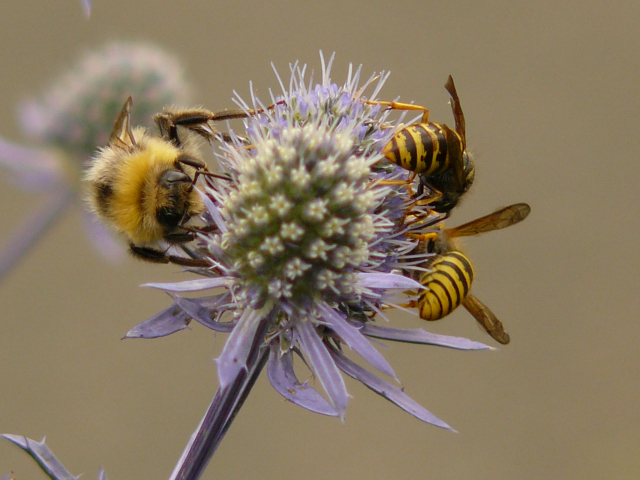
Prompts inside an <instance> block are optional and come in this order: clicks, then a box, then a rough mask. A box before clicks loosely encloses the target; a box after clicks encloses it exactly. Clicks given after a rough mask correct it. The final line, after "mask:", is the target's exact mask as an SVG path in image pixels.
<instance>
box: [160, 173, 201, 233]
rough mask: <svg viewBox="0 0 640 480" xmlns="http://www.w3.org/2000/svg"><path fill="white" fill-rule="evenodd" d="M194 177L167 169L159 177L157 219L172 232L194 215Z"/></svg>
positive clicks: (167, 230) (166, 229)
mask: <svg viewBox="0 0 640 480" xmlns="http://www.w3.org/2000/svg"><path fill="white" fill-rule="evenodd" d="M192 193H195V192H193V179H192V178H191V177H189V176H188V175H187V174H186V173H184V172H180V171H178V170H166V171H165V172H163V173H162V174H161V175H160V177H159V178H158V184H157V192H156V199H157V203H156V209H155V212H156V213H155V215H156V220H157V221H158V223H159V224H160V225H162V227H163V228H164V229H165V231H166V232H170V231H172V230H174V229H175V228H176V227H178V226H179V225H180V224H181V223H184V222H186V221H187V220H189V218H191V216H193V214H194V212H193V211H192V200H191V199H192Z"/></svg>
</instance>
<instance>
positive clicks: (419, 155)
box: [382, 123, 455, 175]
mask: <svg viewBox="0 0 640 480" xmlns="http://www.w3.org/2000/svg"><path fill="white" fill-rule="evenodd" d="M454 133H455V132H454ZM382 154H383V155H384V156H385V157H386V159H387V160H389V161H390V162H392V163H395V164H396V165H399V166H401V167H402V168H405V169H407V170H410V171H412V172H415V173H420V174H424V175H434V174H438V173H442V172H443V171H445V170H446V169H447V167H448V166H449V155H448V152H447V138H446V136H445V134H444V132H443V131H442V127H441V126H440V125H438V124H437V123H416V124H413V125H409V126H408V127H405V128H403V129H402V130H400V131H399V132H398V133H396V134H395V135H394V136H393V138H392V139H391V141H390V142H389V143H388V144H387V145H385V147H384V149H383V150H382Z"/></svg>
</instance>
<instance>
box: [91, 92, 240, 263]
mask: <svg viewBox="0 0 640 480" xmlns="http://www.w3.org/2000/svg"><path fill="white" fill-rule="evenodd" d="M131 104H132V100H131V97H129V98H128V99H127V101H126V102H125V104H124V106H123V107H122V110H121V112H120V114H119V115H118V117H117V119H116V121H115V123H114V127H113V131H112V132H111V136H110V138H109V144H108V145H107V146H106V147H104V148H102V149H100V150H99V151H98V153H97V154H96V156H95V157H94V158H93V159H92V161H91V163H90V165H89V166H88V168H87V171H86V174H85V180H86V181H87V182H88V185H89V188H88V190H89V195H88V202H89V205H90V208H91V209H92V210H93V211H94V212H95V213H96V214H97V216H98V217H99V218H100V219H102V220H103V221H104V222H105V223H107V224H108V225H110V226H111V227H113V228H114V229H115V230H116V231H118V232H120V233H122V234H124V236H126V237H127V239H128V241H129V248H130V251H131V253H132V254H133V255H134V256H135V257H137V258H140V259H143V260H147V261H150V262H157V263H168V262H172V263H176V264H179V265H185V266H202V265H204V264H205V262H204V261H203V260H200V259H197V258H186V257H182V256H176V255H167V254H166V250H167V249H168V247H169V246H170V245H180V244H183V243H185V242H188V241H191V240H193V239H194V234H193V233H192V232H191V231H190V230H189V227H187V226H186V225H185V224H186V223H187V222H188V221H189V220H190V219H191V218H192V217H195V216H197V215H200V214H201V213H203V212H204V210H205V207H204V202H203V201H202V199H201V198H200V196H199V194H198V192H197V191H196V190H195V189H194V186H195V183H196V181H197V178H198V176H199V175H201V174H204V175H214V176H215V174H212V173H209V172H208V170H207V165H206V163H205V162H204V160H202V158H201V157H200V155H199V153H198V150H197V147H196V145H195V144H194V142H193V138H191V137H190V136H189V135H190V134H193V133H195V134H198V135H200V136H201V137H203V138H205V139H207V140H212V139H213V138H214V137H215V135H216V131H215V130H213V129H212V128H211V127H210V126H209V124H208V122H210V121H218V120H228V119H233V118H241V117H244V116H246V115H247V114H246V113H245V112H244V111H242V110H225V111H222V112H219V113H213V112H210V111H208V110H205V109H192V110H175V111H174V110H165V111H164V112H162V113H160V114H158V115H156V116H155V117H154V121H155V123H156V125H157V126H158V129H159V131H160V135H154V134H152V133H150V132H149V131H147V129H145V128H144V127H135V128H133V127H132V125H131ZM178 127H184V129H185V130H186V132H187V136H186V137H185V139H184V140H183V139H181V138H180V137H179V135H178ZM223 138H224V137H223ZM163 243H164V244H168V246H166V248H165V249H164V250H161V249H158V246H159V244H163ZM183 250H184V251H185V252H186V253H188V254H190V251H189V250H188V249H187V248H186V247H185V248H183Z"/></svg>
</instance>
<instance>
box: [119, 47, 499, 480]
mask: <svg viewBox="0 0 640 480" xmlns="http://www.w3.org/2000/svg"><path fill="white" fill-rule="evenodd" d="M332 61H333V57H332V58H331V59H330V60H329V62H328V64H325V62H324V59H323V61H322V80H321V82H320V83H319V84H314V83H313V80H307V79H306V76H305V72H306V67H299V66H297V64H296V65H293V66H292V67H291V80H290V83H289V87H288V88H285V87H284V85H283V82H282V81H281V80H280V78H279V81H280V84H281V86H282V90H283V93H282V95H280V96H278V97H276V98H272V99H271V100H272V105H271V106H269V107H267V106H265V104H264V103H262V102H260V100H258V99H257V98H256V97H255V96H252V101H251V105H249V104H247V103H245V102H243V101H242V100H241V99H238V104H239V105H240V106H241V107H242V108H243V109H245V110H246V111H247V113H250V112H252V111H260V112H263V113H261V114H258V115H253V116H249V117H248V118H247V119H246V120H245V129H246V133H244V134H243V136H242V137H238V136H235V134H234V133H233V132H231V137H232V139H234V141H231V142H229V143H225V144H222V145H221V146H220V147H217V151H216V152H215V153H216V156H217V160H218V162H219V166H220V168H221V170H222V171H223V172H225V173H226V177H225V176H218V177H220V178H218V177H215V178H207V179H206V180H205V181H204V182H203V183H204V185H203V186H202V187H201V189H200V190H199V191H200V194H201V196H202V198H203V200H204V202H205V204H206V206H207V212H206V213H205V214H204V215H203V218H202V221H203V222H205V224H206V225H205V228H201V229H198V230H197V231H198V234H197V237H198V238H197V240H196V241H195V242H194V243H193V244H191V245H188V246H183V250H184V252H183V254H184V253H185V252H186V253H188V254H189V255H190V256H192V257H196V258H200V259H205V260H207V261H208V262H209V264H210V267H208V268H190V269H189V270H190V271H192V272H195V273H197V274H200V275H202V276H203V277H204V278H202V279H197V280H188V281H184V282H178V283H167V284H148V285H147V286H150V287H154V288H159V289H162V290H165V291H167V292H170V294H171V295H172V296H173V298H174V304H173V305H172V306H170V307H169V308H167V309H165V310H164V311H163V312H160V313H159V314H158V315H156V316H154V317H153V318H151V319H149V320H147V321H146V322H143V323H142V324H140V325H138V326H136V327H134V328H133V329H132V330H130V331H129V332H128V334H127V337H129V338H135V337H138V338H140V337H144V338H150V337H158V336H163V335H168V334H170V333H174V332H176V331H178V330H181V329H183V328H186V326H187V324H188V323H189V321H190V320H191V319H194V320H196V321H198V322H200V323H202V324H203V325H205V326H207V327H209V328H211V329H213V330H215V331H222V332H230V336H229V338H228V340H227V342H226V344H225V346H224V348H223V351H222V353H221V355H220V357H219V358H218V359H217V369H218V378H219V381H220V389H219V390H218V393H217V394H216V398H215V399H214V401H213V403H212V405H211V407H210V409H209V411H208V412H207V415H205V418H204V419H203V421H202V423H201V425H200V427H199V428H198V430H197V431H196V434H195V435H194V437H193V438H192V441H191V442H190V444H189V446H188V447H187V449H186V450H185V453H184V455H183V458H182V459H181V461H180V463H179V464H178V466H177V467H176V470H175V471H174V474H173V476H172V478H197V477H198V475H199V472H201V469H202V468H204V466H205V465H206V463H207V461H208V459H209V457H210V455H212V454H213V451H214V450H215V448H216V447H217V445H218V443H219V441H220V440H221V439H222V437H223V436H224V434H225V433H226V430H227V429H228V428H229V425H230V423H231V421H232V420H233V418H234V416H235V414H236V413H237V411H238V409H239V408H240V406H241V405H242V403H243V401H244V399H245V398H246V396H247V395H248V393H249V390H250V389H251V386H252V385H253V382H255V379H256V378H257V376H258V375H259V373H260V370H261V369H262V367H263V366H264V365H265V364H267V365H268V366H267V376H268V378H269V380H270V382H271V384H272V385H273V387H274V388H275V389H276V390H277V391H278V392H279V393H280V394H282V395H283V396H284V397H285V398H287V399H288V400H290V401H291V402H292V403H295V404H297V405H300V406H302V407H304V408H307V409H309V410H311V411H314V412H317V413H321V414H325V415H330V416H337V417H340V418H341V419H344V416H345V411H346V406H347V401H348V393H347V388H346V385H345V382H344V379H343V376H342V373H346V374H347V375H349V376H351V377H353V378H355V379H357V380H359V381H361V382H362V383H364V384H365V385H366V386H367V387H369V388H370V389H372V390H373V391H375V392H376V393H379V394H380V395H382V396H383V397H385V398H387V399H388V400H390V401H391V402H393V403H395V404H396V405H398V406H399V407H400V408H402V409H403V410H405V411H407V412H408V413H410V414H412V415H414V416H416V417H417V418H419V419H420V420H422V421H424V422H427V423H431V424H433V425H437V426H439V427H442V428H447V429H451V427H449V425H447V424H446V423H445V422H443V421H442V420H440V419H438V418H437V417H435V416H434V415H433V414H431V413H430V412H429V411H427V410H426V409H424V408H423V407H422V406H421V405H419V404H418V403H417V402H415V401H414V400H412V399H411V398H410V397H409V396H408V395H406V394H405V393H404V391H403V390H401V389H400V388H398V387H396V386H394V385H392V384H391V383H389V382H387V381H386V380H383V379H382V378H380V377H378V376H377V375H374V374H373V373H371V372H370V371H369V370H367V369H365V368H364V367H362V366H360V365H359V364H358V363H356V362H355V361H353V360H351V359H350V358H348V357H347V356H346V355H345V353H344V351H343V347H344V346H345V345H346V346H348V347H349V348H350V349H351V350H353V351H355V352H356V353H357V354H358V355H359V356H360V357H361V358H362V359H363V360H365V361H366V362H367V363H369V365H370V366H372V367H373V368H374V369H376V370H377V371H378V372H380V373H382V374H384V375H386V376H388V377H391V378H392V379H396V374H395V372H394V371H393V369H392V367H391V366H390V365H389V363H388V362H387V361H386V360H385V358H384V357H383V356H382V355H381V354H380V353H379V352H378V351H377V350H376V349H375V348H374V346H373V345H372V344H371V343H370V342H369V340H368V339H367V337H368V336H369V337H375V338H380V339H388V340H395V341H401V342H413V343H422V344H432V345H440V346H445V347H451V348H457V349H485V348H489V347H487V346H486V345H484V344H481V343H478V342H472V341H470V340H467V339H462V338H456V337H449V336H442V335H434V334H430V333H428V332H426V331H424V330H422V329H415V330H403V329H396V328H390V327H387V326H381V325H378V324H376V322H374V321H373V317H375V316H376V314H379V315H380V316H382V317H384V314H383V312H382V310H383V308H386V307H390V306H394V305H395V303H394V301H395V300H394V297H395V296H396V295H398V294H401V293H402V292H404V291H406V290H414V291H419V290H420V289H422V286H421V285H420V284H419V283H418V282H416V281H415V280H413V279H412V278H411V275H410V274H409V272H410V271H411V269H412V268H415V267H414V264H415V263H416V255H415V254H413V253H412V252H413V250H414V249H415V246H416V240H415V239H413V238H411V237H410V236H407V235H406V233H407V231H408V230H412V229H415V228H418V227H420V230H421V231H422V232H428V231H429V229H431V230H432V231H435V229H436V224H437V223H438V221H439V219H440V218H439V217H438V216H436V215H434V214H432V213H430V211H429V210H427V209H424V210H423V211H422V212H421V214H420V215H419V217H420V221H419V222H418V224H419V225H418V227H416V226H415V225H413V226H411V225H407V224H406V219H407V215H406V213H407V209H409V208H410V206H411V203H410V202H411V200H410V199H409V198H408V197H409V195H408V189H407V185H406V183H405V184H403V183H404V182H397V181H394V180H397V179H403V178H406V176H407V172H406V171H405V170H403V169H401V168H399V167H396V166H395V165H391V164H389V163H387V162H386V161H384V157H383V156H382V154H381V150H382V148H383V147H384V146H385V144H386V143H387V142H388V141H389V140H390V139H391V137H392V135H393V134H394V132H395V131H396V130H397V128H399V126H400V125H399V120H396V121H390V120H389V118H388V113H389V112H387V111H383V112H381V111H380V110H381V109H380V108H379V106H377V105H375V104H369V103H365V102H363V101H362V100H363V99H364V96H363V95H364V92H365V91H366V90H367V89H368V88H372V93H371V98H372V99H375V98H376V96H377V94H378V92H379V91H380V89H381V88H382V86H383V84H384V82H385V80H386V78H387V76H388V74H384V73H383V74H380V75H373V76H372V77H370V78H369V79H368V80H367V81H365V82H364V83H363V85H362V86H360V85H359V84H360V79H361V68H358V69H356V70H355V71H354V70H353V68H351V67H350V69H349V74H348V78H347V81H346V83H345V84H344V85H343V86H338V85H337V84H335V83H332V81H331V79H330V70H331V64H332ZM247 142H248V144H249V145H250V146H247ZM426 255H428V254H423V257H422V258H419V259H418V261H420V260H422V261H423V262H424V257H425V256H426ZM417 268H419V267H417ZM218 288H224V289H225V292H224V293H219V294H214V295H208V296H204V297H199V298H184V297H181V296H179V295H178V294H179V293H181V292H202V291H206V290H209V289H218ZM296 356H297V357H299V358H300V359H301V360H302V361H303V362H304V363H305V364H306V365H307V366H308V367H309V369H310V370H311V372H312V373H313V375H314V376H315V378H316V379H317V381H318V383H319V384H320V386H321V387H322V390H323V391H324V393H325V394H326V399H325V397H323V396H322V395H320V393H319V392H318V391H316V390H315V389H314V388H313V387H312V386H311V385H309V384H308V383H307V382H305V381H300V380H299V379H298V378H297V376H296V373H295V372H294V369H293V362H294V357H296Z"/></svg>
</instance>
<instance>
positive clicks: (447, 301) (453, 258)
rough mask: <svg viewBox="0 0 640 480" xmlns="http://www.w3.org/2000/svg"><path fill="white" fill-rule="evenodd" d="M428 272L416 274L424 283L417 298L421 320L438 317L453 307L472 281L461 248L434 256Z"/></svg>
mask: <svg viewBox="0 0 640 480" xmlns="http://www.w3.org/2000/svg"><path fill="white" fill-rule="evenodd" d="M429 269H430V272H427V273H424V274H423V275H422V276H421V277H420V283H421V284H422V285H424V286H425V287H427V288H428V289H429V290H425V291H423V292H422V294H421V295H420V298H419V299H418V311H419V313H420V318H422V319H423V320H440V319H441V318H443V317H445V316H447V315H449V314H450V313H451V312H452V311H453V310H455V309H456V308H457V307H458V306H459V305H460V303H462V301H463V300H464V299H465V297H466V296H467V294H468V293H469V289H470V288H471V282H473V266H472V265H471V262H470V261H469V259H468V258H467V257H466V255H464V254H463V253H462V252H459V251H457V250H453V251H450V252H448V253H446V254H444V255H441V256H440V257H438V258H437V259H436V260H435V261H434V262H433V263H432V264H431V265H430V266H429Z"/></svg>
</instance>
